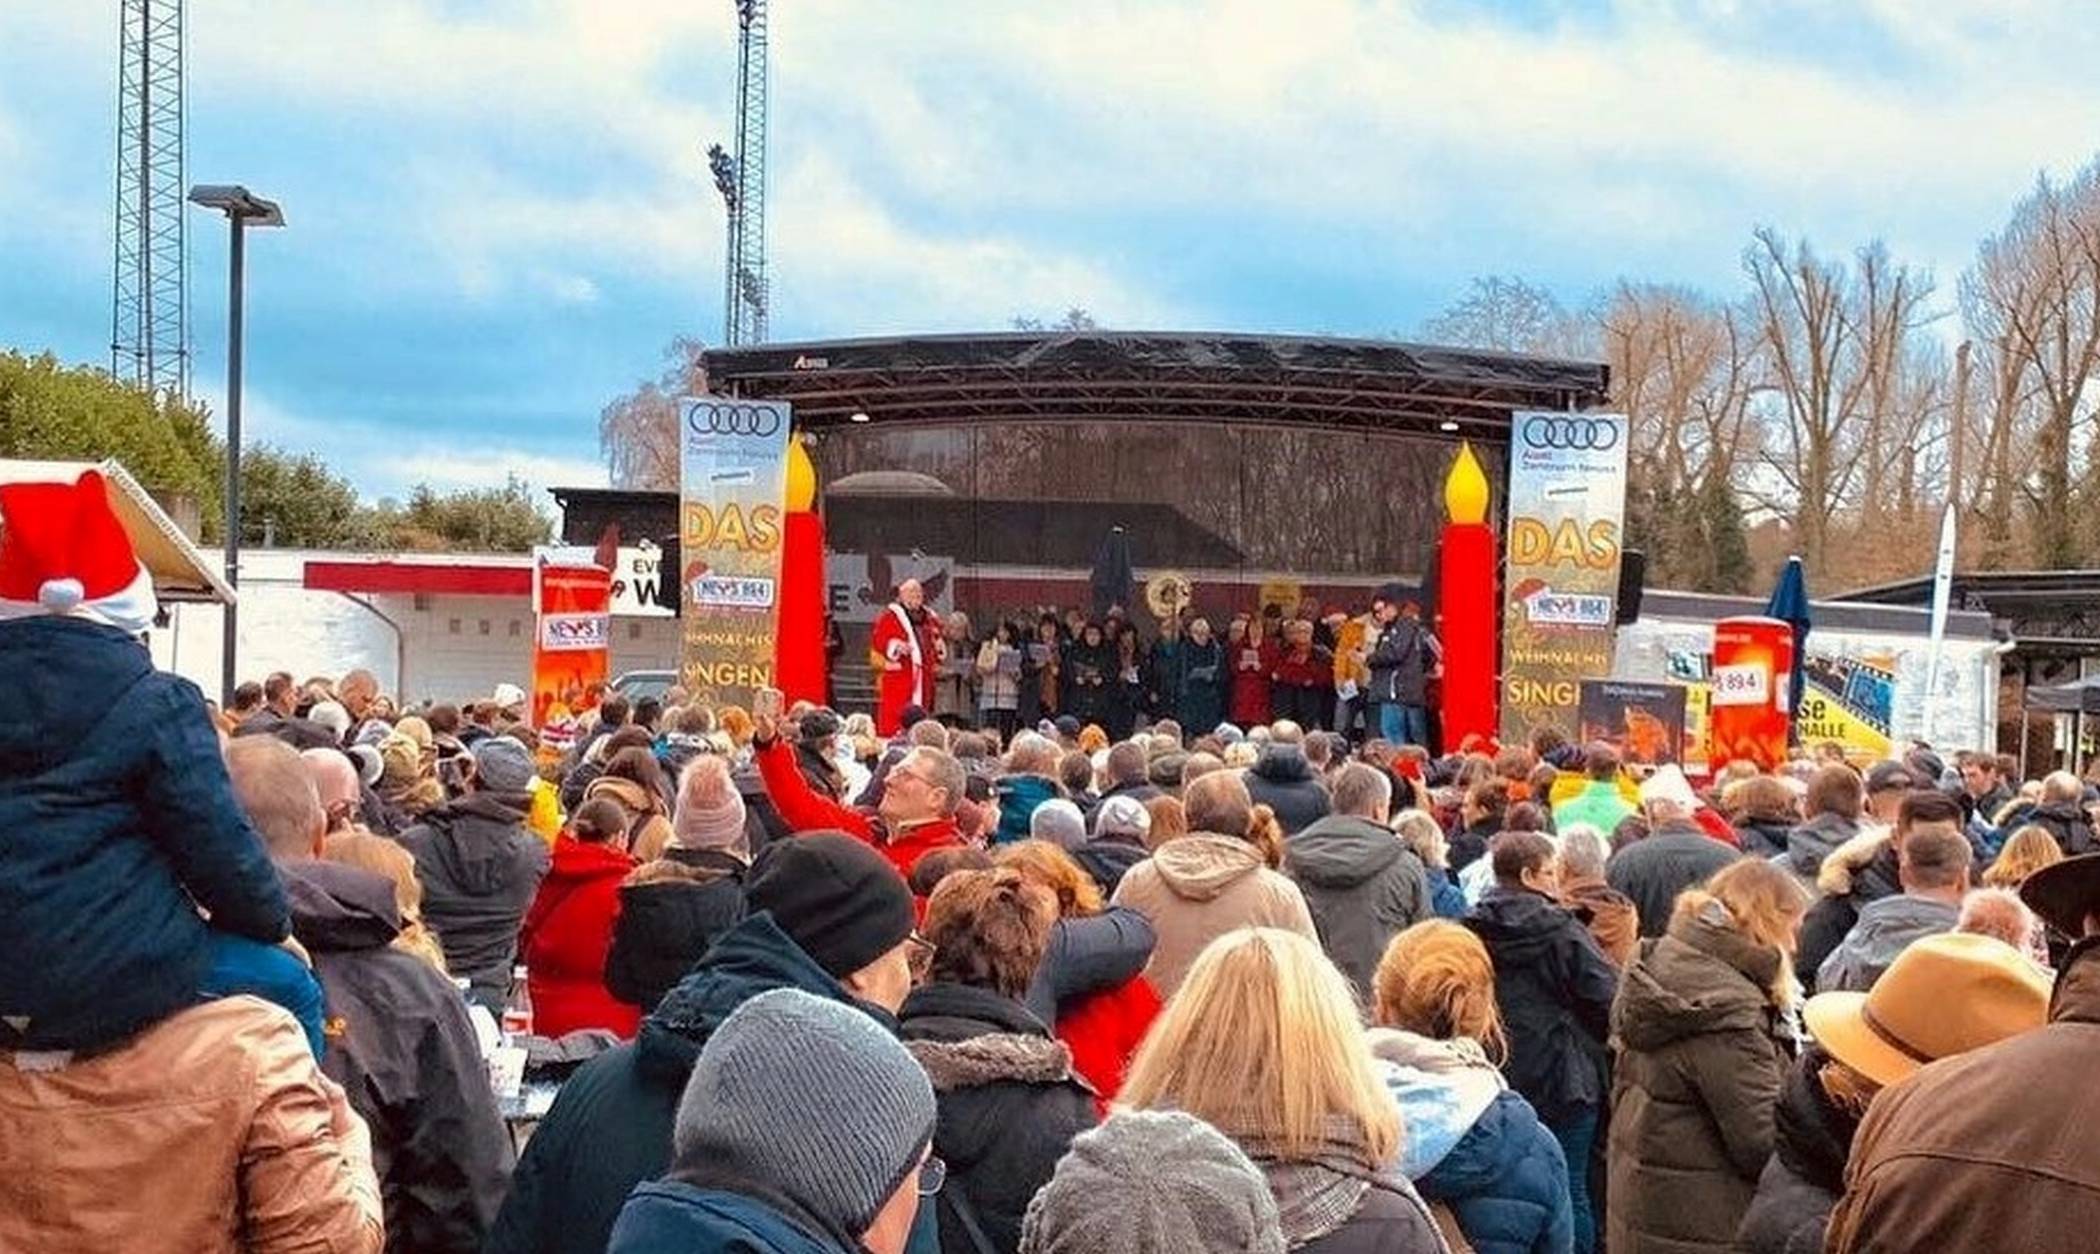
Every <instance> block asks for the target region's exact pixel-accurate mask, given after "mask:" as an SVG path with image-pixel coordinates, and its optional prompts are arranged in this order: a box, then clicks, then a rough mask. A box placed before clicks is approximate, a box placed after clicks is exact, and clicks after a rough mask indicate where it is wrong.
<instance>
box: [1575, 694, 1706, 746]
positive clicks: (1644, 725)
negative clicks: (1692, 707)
mask: <svg viewBox="0 0 2100 1254" xmlns="http://www.w3.org/2000/svg"><path fill="white" fill-rule="evenodd" d="M1577 714H1578V718H1577V722H1578V725H1579V727H1580V729H1581V735H1580V737H1579V743H1581V744H1585V745H1587V744H1592V743H1594V742H1597V741H1603V742H1605V743H1607V744H1609V745H1611V746H1612V747H1613V748H1615V749H1617V750H1618V751H1619V758H1620V760H1621V761H1622V762H1625V763H1626V764H1628V765H1634V764H1641V765H1646V766H1661V765H1663V764H1664V763H1667V762H1674V763H1677V764H1678V765H1680V766H1682V765H1683V764H1684V754H1685V750H1684V746H1685V743H1686V742H1685V727H1686V721H1687V701H1686V693H1685V690H1684V687H1683V685H1681V684H1664V683H1652V682H1647V681H1642V680H1632V679H1585V680H1583V681H1582V691H1581V695H1580V698H1579V700H1578V703H1577Z"/></svg>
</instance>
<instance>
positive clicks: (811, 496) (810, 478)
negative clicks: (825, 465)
mask: <svg viewBox="0 0 2100 1254" xmlns="http://www.w3.org/2000/svg"><path fill="white" fill-rule="evenodd" d="M816 504H817V468H816V465H815V464H814V463H812V462H811V461H810V460H809V450H807V449H805V448H803V447H802V437H800V436H794V437H792V438H790V439H789V440H788V455H787V509H788V513H790V514H806V513H808V512H809V511H810V510H811V509H813V508H815V507H816Z"/></svg>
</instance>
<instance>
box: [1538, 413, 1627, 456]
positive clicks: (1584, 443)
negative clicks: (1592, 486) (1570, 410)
mask: <svg viewBox="0 0 2100 1254" xmlns="http://www.w3.org/2000/svg"><path fill="white" fill-rule="evenodd" d="M1524 443H1526V444H1529V445H1531V446H1532V447H1533V448H1562V449H1572V450H1575V451H1578V452H1586V453H1602V452H1604V451H1605V450H1607V449H1611V448H1616V447H1617V446H1618V443H1619V424H1618V423H1616V422H1613V421H1611V420H1610V419H1608V418H1583V417H1569V418H1549V417H1544V416H1537V417H1531V418H1526V419H1525V420H1524Z"/></svg>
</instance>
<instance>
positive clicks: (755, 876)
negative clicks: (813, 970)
mask: <svg viewBox="0 0 2100 1254" xmlns="http://www.w3.org/2000/svg"><path fill="white" fill-rule="evenodd" d="M744 900H745V902H746V903H747V904H748V905H749V906H750V908H751V910H752V911H753V912H754V913H756V912H757V911H760V910H765V911H768V912H770V913H771V914H772V916H773V921H774V922H775V923H778V924H779V925H780V930H781V931H783V932H786V933H787V934H788V936H789V937H790V938H792V939H793V940H794V942H795V943H796V944H797V945H800V946H801V947H802V951H803V952H804V953H806V954H808V955H809V956H810V957H811V958H814V959H816V962H817V965H818V966H820V967H822V968H824V969H825V970H826V971H828V972H830V973H831V974H832V975H833V976H834V977H836V978H838V979H844V978H846V977H847V976H849V975H851V974H853V973H854V972H855V971H858V970H860V969H861V968H862V967H865V966H867V965H868V964H869V963H871V962H873V961H875V960H876V959H877V958H880V957H881V956H882V955H884V954H886V953H888V952H889V951H890V950H892V949H895V948H896V947H897V946H899V945H901V944H903V943H904V940H905V938H906V937H908V936H910V935H911V931H912V926H913V924H914V923H915V922H916V921H917V920H916V918H915V916H914V914H913V911H912V898H911V888H910V886H909V885H907V884H905V882H904V877H903V876H901V875H899V874H898V873H897V869H896V868H895V867H893V866H891V865H890V863H889V859H887V858H885V857H883V856H882V855H881V854H880V853H877V852H876V851H875V849H874V847H873V846H870V845H868V844H866V843H864V842H862V841H858V840H855V839H854V838H853V837H851V836H848V835H847V834H846V833H844V832H812V833H809V834H807V835H802V836H791V837H789V838H787V839H785V840H776V841H773V842H772V843H770V844H768V845H767V846H766V847H765V848H764V849H762V850H760V851H759V855H758V859H757V861H755V862H753V863H752V864H751V875H750V878H749V879H747V880H746V881H745V882H744Z"/></svg>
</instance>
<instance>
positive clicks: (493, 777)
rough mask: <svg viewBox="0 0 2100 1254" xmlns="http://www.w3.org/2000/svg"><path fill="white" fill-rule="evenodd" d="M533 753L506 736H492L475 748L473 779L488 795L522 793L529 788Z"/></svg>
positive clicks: (531, 777) (520, 743) (532, 774)
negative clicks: (492, 793) (494, 793)
mask: <svg viewBox="0 0 2100 1254" xmlns="http://www.w3.org/2000/svg"><path fill="white" fill-rule="evenodd" d="M535 774H537V772H535V771H534V770H533V769H532V750H530V749H527V748H526V747H525V745H524V743H523V742H522V741H518V740H514V739H512V738H511V737H509V736H491V737H489V738H488V739H487V740H484V741H482V742H481V743H480V744H477V745H475V746H474V775H475V778H477V779H478V780H480V781H481V787H482V789H483V790H484V791H487V792H524V791H525V790H526V789H528V788H530V787H532V780H533V776H534V775H535Z"/></svg>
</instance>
